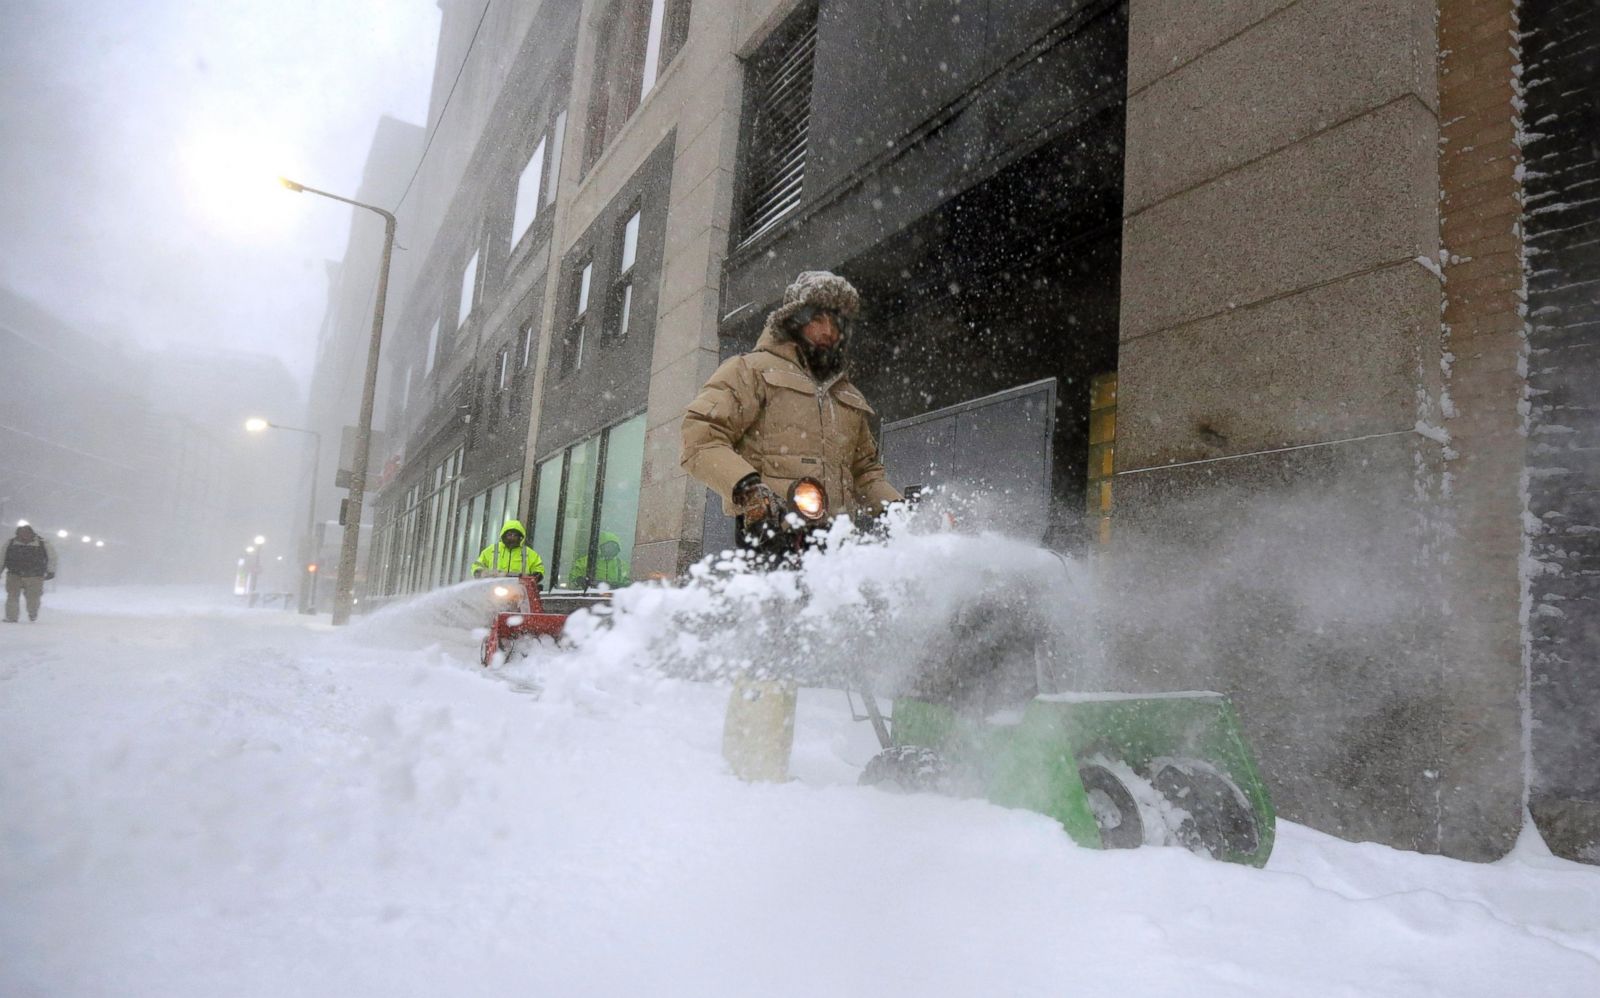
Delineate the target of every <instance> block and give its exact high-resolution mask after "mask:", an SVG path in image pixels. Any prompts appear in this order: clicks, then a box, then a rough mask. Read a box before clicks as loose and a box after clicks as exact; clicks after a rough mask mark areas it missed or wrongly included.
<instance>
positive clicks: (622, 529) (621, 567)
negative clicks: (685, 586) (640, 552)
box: [577, 416, 644, 588]
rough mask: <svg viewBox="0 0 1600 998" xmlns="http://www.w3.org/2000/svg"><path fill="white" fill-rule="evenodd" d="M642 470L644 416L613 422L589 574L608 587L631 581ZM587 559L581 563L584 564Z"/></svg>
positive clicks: (607, 441) (608, 442) (585, 573)
mask: <svg viewBox="0 0 1600 998" xmlns="http://www.w3.org/2000/svg"><path fill="white" fill-rule="evenodd" d="M643 471H644V417H643V416H635V417H634V418H633V419H630V420H628V421H627V422H626V423H622V424H620V425H617V426H614V427H612V428H611V430H610V431H609V433H608V434H607V436H606V470H605V484H604V486H603V487H602V493H601V498H600V541H599V545H598V549H597V551H596V557H595V561H594V568H593V570H592V571H590V572H579V573H577V574H578V575H580V576H581V575H588V576H590V577H592V578H593V579H594V581H595V582H596V583H601V582H603V583H606V584H607V585H610V586H611V587H613V588H615V587H617V586H625V585H627V584H628V583H630V582H632V581H633V572H632V567H631V566H632V564H633V532H634V527H635V525H636V524H637V522H638V519H639V480H640V477H641V475H642V473H643ZM587 564H588V563H587V561H585V563H584V566H585V567H587Z"/></svg>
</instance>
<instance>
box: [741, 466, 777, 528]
mask: <svg viewBox="0 0 1600 998" xmlns="http://www.w3.org/2000/svg"><path fill="white" fill-rule="evenodd" d="M733 501H734V502H735V503H736V504H737V505H738V506H739V512H740V513H741V514H743V516H744V522H745V525H746V526H754V525H755V524H758V523H766V522H768V521H770V520H777V519H779V518H780V517H782V516H783V514H784V513H787V512H788V511H789V507H788V506H787V505H786V504H785V503H784V501H783V497H782V496H780V495H778V493H776V492H774V491H772V489H771V488H770V487H768V486H767V484H766V483H765V482H763V481H762V480H761V478H760V476H759V475H746V476H745V477H744V478H743V479H741V480H740V482H739V484H738V485H735V486H734V487H733Z"/></svg>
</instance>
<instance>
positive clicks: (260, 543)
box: [256, 534, 267, 548]
mask: <svg viewBox="0 0 1600 998" xmlns="http://www.w3.org/2000/svg"><path fill="white" fill-rule="evenodd" d="M266 544H267V539H266V538H265V537H262V536H261V535H260V534H257V535H256V547H258V548H259V547H266Z"/></svg>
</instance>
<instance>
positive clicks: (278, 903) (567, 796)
mask: <svg viewBox="0 0 1600 998" xmlns="http://www.w3.org/2000/svg"><path fill="white" fill-rule="evenodd" d="M386 619H389V620H391V622H392V620H393V618H392V616H391V617H388V618H386ZM617 641H618V646H617V647H616V648H613V649H612V651H614V652H617V653H618V654H620V655H621V656H622V657H623V658H624V659H625V658H626V657H627V653H628V647H626V646H625V645H624V644H623V638H621V637H619V638H618V639H617ZM475 650H476V649H475V647H474V644H473V641H472V639H471V638H470V636H468V635H467V634H466V633H465V632H464V631H457V630H452V629H451V628H449V627H444V626H433V627H429V626H424V625H421V624H418V625H417V626H415V627H412V628H400V629H398V630H397V629H395V628H393V627H391V628H389V629H388V630H384V629H382V628H379V627H376V626H374V624H373V622H372V621H366V622H363V623H361V624H358V625H356V626H354V627H352V628H351V629H349V630H348V631H344V632H334V631H332V630H331V629H330V628H328V627H327V625H326V624H317V623H311V622H309V621H307V619H306V618H300V617H295V616H292V615H288V614H283V613H277V612H271V611H246V610H242V609H237V608H234V607H231V606H229V605H227V604H226V603H225V602H223V601H221V600H217V599H213V598H208V597H202V596H200V595H198V594H195V593H192V592H182V591H168V590H156V589H150V590H119V591H116V592H112V593H106V592H93V591H79V592H63V593H60V594H52V596H51V597H50V598H49V600H48V602H47V605H46V612H45V614H44V617H43V619H42V620H41V622H40V623H39V624H37V625H35V626H28V625H25V624H24V625H15V626H11V625H7V626H5V627H4V628H3V630H0V994H4V995H8V996H10V995H36V994H37V995H163V996H168V995H272V996H282V995H430V996H436V995H521V994H527V995H750V994H762V995H855V994H861V995H869V994H870V995H874V996H882V995H936V994H937V995H1060V994H1114V995H1119V996H1128V995H1170V994H1179V993H1182V994H1189V995H1274V996H1278V995H1296V996H1313V995H1404V996H1408V998H1415V996H1422V995H1448V996H1464V995H1485V996H1489V995H1494V996H1499V995H1541V996H1563V995H1572V996H1584V998H1592V996H1594V995H1596V994H1600V869H1595V868H1593V867H1584V866H1578V865H1575V864H1570V863H1565V862H1562V861H1560V860H1556V859H1553V858H1551V857H1550V856H1549V855H1548V854H1547V853H1545V852H1544V851H1543V850H1542V847H1541V846H1539V845H1538V844H1537V842H1536V841H1535V840H1533V839H1531V838H1530V837H1528V836H1525V837H1524V842H1523V844H1522V845H1521V846H1520V847H1519V849H1518V850H1517V852H1516V853H1515V854H1514V855H1513V856H1512V857H1510V858H1508V859H1507V860H1504V861H1502V862H1500V863H1496V864H1492V865H1471V864H1464V863H1457V862H1454V861H1450V860H1445V859H1440V858H1436V857H1425V856H1418V855H1414V854H1408V853H1402V852H1397V851H1394V850H1390V849H1386V848H1383V847H1379V846H1374V845H1352V844H1348V843H1344V842H1340V841H1337V840H1334V839H1332V838H1329V837H1326V836H1323V835H1321V834H1318V833H1316V832H1313V831H1310V830H1308V829H1305V828H1302V827H1299V826H1296V825H1292V824H1284V825H1281V826H1280V831H1279V839H1278V847H1277V851H1276V853H1275V854H1274V856H1273V857H1272V860H1271V863H1270V864H1269V866H1268V868H1267V869H1266V870H1264V871H1259V870H1253V869H1246V868H1241V867H1236V866H1229V865H1225V864H1220V863H1214V862H1210V861H1207V860H1203V859H1200V858H1197V857H1195V856H1192V855H1190V854H1188V853H1186V852H1183V851H1180V850H1177V849H1142V850H1136V851H1128V852H1094V851H1089V850H1085V849H1080V848H1077V847H1075V846H1074V845H1073V844H1072V843H1071V842H1070V841H1069V840H1068V839H1067V837H1066V836H1065V835H1064V834H1063V833H1062V832H1061V831H1060V829H1059V827H1057V826H1055V825H1054V824H1053V823H1052V822H1051V821H1049V820H1048V819H1046V818H1043V817H1040V816H1038V815H1034V814H1030V813H1026V812H1020V811H1010V810H1004V809H1001V808H998V807H995V806H991V805H989V804H986V803H982V802H978V801H970V800H954V799H946V798H941V797H935V796H928V795H918V796H895V795H891V794H887V793H882V792H878V791H875V790H870V789H860V788H857V787H856V786H855V785H854V781H855V775H856V772H857V769H858V767H859V766H860V765H861V763H863V762H864V761H865V760H866V758H867V757H868V756H869V755H870V754H871V752H872V751H873V747H874V743H873V742H872V739H871V734H870V732H869V731H868V730H866V729H865V728H864V726H859V725H852V724H851V722H850V721H849V718H848V715H847V713H846V712H845V710H844V701H843V697H842V695H841V694H839V693H836V692H827V691H807V692H806V693H804V694H803V695H802V699H801V713H800V719H799V727H798V735H797V746H796V753H795V765H794V769H795V772H796V773H797V775H798V777H799V778H798V779H797V780H795V781H793V782H790V783H788V784H786V785H781V786H771V785H760V786H757V785H746V784H742V783H740V782H738V781H736V780H735V779H733V778H732V777H731V776H729V775H728V774H727V771H726V767H725V764H724V763H723V761H722V759H721V757H720V754H719V751H718V746H719V743H720V728H721V715H722V710H723V706H724V701H725V697H726V689H725V688H724V687H720V686H716V685H709V684H696V683H689V682H685V681H679V680H669V679H662V678H659V677H656V676H654V675H652V674H649V673H646V672H645V671H642V670H640V669H637V668H634V667H633V664H632V663H629V662H626V661H623V662H613V663H612V664H610V665H607V666H602V665H599V664H597V658H596V655H595V653H594V649H593V648H591V649H590V650H589V653H588V654H574V655H568V656H566V657H564V658H540V659H538V660H535V661H533V662H530V663H529V664H528V665H526V666H525V667H524V669H523V670H522V674H523V678H524V679H537V680H538V681H539V682H540V683H542V684H543V686H544V691H543V693H542V695H540V696H538V697H534V696H532V695H529V694H528V693H527V692H523V691H519V690H518V689H517V688H515V687H514V686H513V685H510V684H508V683H506V682H501V681H497V680H495V679H493V678H489V677H488V676H486V675H485V674H484V673H483V671H482V670H480V669H479V668H478V667H477V666H476V664H475V662H474V661H473V656H474V653H475Z"/></svg>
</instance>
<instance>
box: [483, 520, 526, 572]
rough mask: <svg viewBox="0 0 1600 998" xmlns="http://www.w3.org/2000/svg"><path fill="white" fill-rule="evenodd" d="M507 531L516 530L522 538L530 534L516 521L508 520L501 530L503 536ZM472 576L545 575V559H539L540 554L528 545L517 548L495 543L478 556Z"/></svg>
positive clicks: (501, 542)
mask: <svg viewBox="0 0 1600 998" xmlns="http://www.w3.org/2000/svg"><path fill="white" fill-rule="evenodd" d="M507 530H515V531H516V532H517V533H519V534H521V535H522V536H524V537H526V536H528V532H527V531H526V530H523V529H522V524H521V523H520V522H518V521H516V520H507V521H506V525H505V526H503V527H501V528H500V533H501V535H502V536H503V535H504V534H505V532H506V531H507ZM472 574H473V575H474V576H478V575H543V574H544V559H543V558H541V557H539V552H537V551H535V550H534V549H533V548H532V547H529V546H528V544H527V543H523V544H520V545H518V546H517V547H514V548H513V547H507V546H506V545H505V542H503V541H495V542H494V543H493V544H491V545H489V546H488V547H486V548H484V549H483V552H482V553H481V554H479V555H478V560H477V561H475V562H473V563H472Z"/></svg>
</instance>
